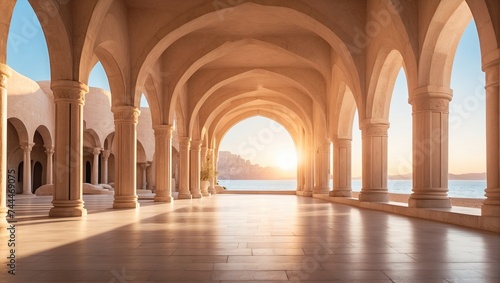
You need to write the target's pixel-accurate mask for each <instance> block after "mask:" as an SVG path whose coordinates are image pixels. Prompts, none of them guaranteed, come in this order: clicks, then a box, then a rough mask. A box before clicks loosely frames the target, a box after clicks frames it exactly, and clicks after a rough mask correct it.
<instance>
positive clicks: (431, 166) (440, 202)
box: [408, 86, 452, 208]
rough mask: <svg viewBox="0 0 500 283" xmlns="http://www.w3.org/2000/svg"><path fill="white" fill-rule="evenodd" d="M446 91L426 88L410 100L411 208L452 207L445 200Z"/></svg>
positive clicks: (449, 92) (447, 95)
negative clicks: (411, 131)
mask: <svg viewBox="0 0 500 283" xmlns="http://www.w3.org/2000/svg"><path fill="white" fill-rule="evenodd" d="M451 97H452V91H451V89H449V88H443V87H435V86H428V87H423V88H420V89H417V90H415V92H414V94H413V95H412V96H411V97H410V103H411V105H412V112H413V193H412V194H411V196H410V199H409V200H408V206H410V207H436V208H441V207H444V208H445V207H451V201H450V198H449V197H448V115H449V114H448V112H449V111H448V109H449V103H450V100H451Z"/></svg>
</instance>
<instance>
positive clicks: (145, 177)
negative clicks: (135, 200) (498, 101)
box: [141, 162, 151, 190]
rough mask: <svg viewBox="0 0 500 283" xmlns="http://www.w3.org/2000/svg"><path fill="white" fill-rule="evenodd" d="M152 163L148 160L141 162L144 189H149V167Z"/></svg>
mask: <svg viewBox="0 0 500 283" xmlns="http://www.w3.org/2000/svg"><path fill="white" fill-rule="evenodd" d="M149 165H151V163H149V162H146V163H142V164H141V168H142V188H141V189H143V190H147V189H148V167H149Z"/></svg>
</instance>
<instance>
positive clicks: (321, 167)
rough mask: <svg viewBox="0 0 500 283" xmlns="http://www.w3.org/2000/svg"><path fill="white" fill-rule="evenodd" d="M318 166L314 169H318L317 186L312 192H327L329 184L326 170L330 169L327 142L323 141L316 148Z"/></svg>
mask: <svg viewBox="0 0 500 283" xmlns="http://www.w3.org/2000/svg"><path fill="white" fill-rule="evenodd" d="M318 153H319V154H318V161H317V164H318V167H317V169H316V170H318V173H317V176H318V183H317V186H316V187H315V188H314V193H315V194H328V193H329V191H330V188H329V184H328V172H329V171H330V166H329V163H330V161H329V160H330V143H329V142H324V143H323V144H322V145H321V146H320V147H319V148H318Z"/></svg>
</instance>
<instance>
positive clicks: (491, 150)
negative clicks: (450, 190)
mask: <svg viewBox="0 0 500 283" xmlns="http://www.w3.org/2000/svg"><path fill="white" fill-rule="evenodd" d="M499 57H500V50H497V55H496V56H495V58H494V59H493V60H491V61H490V62H488V63H486V64H485V66H484V67H483V70H484V71H485V73H486V190H485V192H486V194H485V196H486V200H485V201H484V202H483V206H482V207H481V214H482V215H483V216H494V217H500V89H499V81H500V58H499Z"/></svg>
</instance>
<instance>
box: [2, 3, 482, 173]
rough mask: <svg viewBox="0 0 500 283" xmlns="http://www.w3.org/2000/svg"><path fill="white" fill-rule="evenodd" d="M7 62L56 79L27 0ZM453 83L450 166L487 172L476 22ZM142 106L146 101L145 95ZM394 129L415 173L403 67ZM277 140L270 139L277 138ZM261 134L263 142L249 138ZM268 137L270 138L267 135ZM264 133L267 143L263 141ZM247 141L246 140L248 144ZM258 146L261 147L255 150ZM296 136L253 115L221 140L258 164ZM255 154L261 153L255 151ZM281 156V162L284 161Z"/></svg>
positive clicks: (396, 164)
mask: <svg viewBox="0 0 500 283" xmlns="http://www.w3.org/2000/svg"><path fill="white" fill-rule="evenodd" d="M7 64H8V65H9V66H10V67H12V68H13V69H14V70H16V71H17V72H19V73H21V74H23V75H25V76H27V77H29V78H31V79H33V80H36V81H40V80H49V79H50V67H49V59H48V51H47V47H46V43H45V38H44V36H43V32H42V30H41V27H40V24H39V22H38V19H37V18H36V16H35V15H34V13H33V10H32V9H31V7H30V5H29V4H28V1H27V0H18V1H17V4H16V7H15V10H14V15H13V18H12V24H11V30H10V34H9V39H8V45H7ZM89 86H93V87H99V88H103V89H106V90H108V91H109V85H108V81H107V78H106V74H105V71H104V69H103V68H102V66H101V64H100V63H98V64H97V65H96V66H95V67H94V69H93V71H92V73H91V75H90V78H89ZM451 87H452V89H453V100H452V102H451V105H450V144H449V170H450V172H452V173H466V172H485V171H486V164H485V163H486V162H485V158H486V150H485V136H486V134H485V103H484V73H483V72H482V71H481V55H480V50H479V39H478V36H477V32H476V27H475V25H474V22H471V24H470V25H469V26H468V27H467V29H466V30H465V32H464V34H463V36H462V39H461V41H460V45H459V46H458V49H457V53H456V57H455V62H454V67H453V73H452V81H451ZM142 105H146V102H145V100H143V102H142ZM389 122H390V124H391V125H390V129H389V153H388V154H389V157H388V161H389V162H388V167H389V174H405V173H409V172H411V135H412V132H411V125H412V122H411V107H410V105H409V104H408V91H407V85H406V79H405V75H404V72H403V71H401V72H400V74H399V76H398V79H397V81H396V84H395V87H394V92H393V95H392V101H391V109H390V121H389ZM354 127H355V129H354V131H353V133H354V134H353V151H352V152H353V159H352V160H353V170H352V173H353V176H360V175H361V134H360V132H359V130H358V122H357V116H356V121H355V126H354ZM271 133H272V141H271V142H268V141H269V140H270V139H271ZM259 134H260V136H261V139H260V141H261V142H260V143H259V144H258V145H259V146H256V145H257V144H256V143H255V142H253V145H251V144H250V143H249V141H252V140H248V139H249V138H250V139H251V138H252V137H257V138H258V137H259ZM266 135H267V137H268V139H266V138H265V137H266ZM262 137H264V141H266V144H263V143H262ZM242 144H243V145H242ZM252 147H253V148H254V149H257V154H253V152H254V151H252ZM293 148H294V145H293V141H292V139H291V137H290V135H289V134H288V133H287V132H286V131H285V130H284V129H283V128H279V127H278V126H276V124H275V123H271V122H270V121H269V120H268V119H265V118H262V117H256V118H251V119H249V120H246V121H243V122H242V123H240V124H238V125H236V126H235V127H233V128H232V129H231V130H230V131H229V132H228V133H227V135H226V136H225V139H224V140H223V141H222V143H221V150H229V151H232V152H235V153H239V154H242V153H243V154H242V155H243V156H244V157H245V156H247V157H253V158H252V161H253V162H254V163H260V164H262V165H275V164H276V163H277V162H283V160H287V159H286V158H285V157H284V155H286V154H284V153H283V152H288V155H291V154H293V152H294V150H293ZM254 155H255V156H254ZM280 160H281V161H280Z"/></svg>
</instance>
